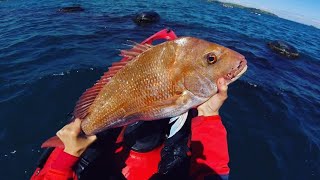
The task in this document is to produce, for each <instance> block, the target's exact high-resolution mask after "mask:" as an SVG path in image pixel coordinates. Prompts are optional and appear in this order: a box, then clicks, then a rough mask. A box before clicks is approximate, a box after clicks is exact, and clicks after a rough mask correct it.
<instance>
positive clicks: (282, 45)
mask: <svg viewBox="0 0 320 180" xmlns="http://www.w3.org/2000/svg"><path fill="white" fill-rule="evenodd" d="M268 46H269V48H270V49H272V50H273V51H274V52H276V53H278V54H280V55H283V56H285V57H287V58H291V59H294V58H298V57H299V52H298V51H297V49H296V48H295V47H293V46H291V45H290V44H288V43H286V42H284V41H280V40H276V41H271V42H269V43H268Z"/></svg>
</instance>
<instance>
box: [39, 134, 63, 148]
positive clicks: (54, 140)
mask: <svg viewBox="0 0 320 180" xmlns="http://www.w3.org/2000/svg"><path fill="white" fill-rule="evenodd" d="M47 147H59V148H62V149H63V148H64V144H63V142H62V141H61V140H60V139H59V138H58V136H53V137H51V138H50V139H48V140H46V141H45V142H44V143H43V144H42V145H41V148H47Z"/></svg>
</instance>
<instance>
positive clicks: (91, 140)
mask: <svg viewBox="0 0 320 180" xmlns="http://www.w3.org/2000/svg"><path fill="white" fill-rule="evenodd" d="M87 139H88V140H89V141H90V142H91V143H92V142H94V141H96V140H97V136H96V135H93V136H87Z"/></svg>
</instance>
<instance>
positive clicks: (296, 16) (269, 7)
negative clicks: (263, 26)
mask: <svg viewBox="0 0 320 180" xmlns="http://www.w3.org/2000/svg"><path fill="white" fill-rule="evenodd" d="M221 1H224V2H231V3H236V4H240V5H244V6H247V7H254V8H258V9H262V10H266V11H269V12H272V13H274V14H276V15H278V16H279V17H282V18H285V19H289V20H292V21H296V22H300V23H303V24H307V25H313V26H315V27H317V28H320V0H221Z"/></svg>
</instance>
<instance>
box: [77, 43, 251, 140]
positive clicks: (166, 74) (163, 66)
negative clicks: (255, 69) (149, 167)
mask: <svg viewBox="0 0 320 180" xmlns="http://www.w3.org/2000/svg"><path fill="white" fill-rule="evenodd" d="M144 49H146V50H145V51H144V52H141V53H140V54H139V53H136V52H135V53H133V52H130V50H129V51H121V53H124V56H125V57H131V58H132V59H131V60H130V61H129V62H127V63H126V62H123V63H122V64H120V63H118V64H117V67H116V68H111V69H110V71H111V72H108V73H107V74H105V77H107V78H109V79H104V77H102V79H101V81H102V82H107V83H104V84H103V83H102V84H101V83H98V84H97V86H99V87H102V86H103V87H102V89H101V91H100V92H99V93H98V95H97V96H96V97H95V99H94V101H93V102H92V104H91V105H90V107H89V108H88V110H87V112H86V114H85V115H86V116H84V119H83V121H82V123H81V128H82V130H83V132H84V133H85V134H87V135H91V134H96V133H98V132H101V131H103V130H105V129H108V128H113V127H118V126H124V125H127V124H130V123H132V122H135V121H138V120H155V119H162V118H168V117H174V116H180V115H182V114H184V113H185V112H187V111H188V110H189V109H190V108H192V107H195V106H197V105H199V104H201V103H203V102H205V101H206V100H208V99H209V98H210V97H211V96H212V95H214V94H215V93H216V91H217V89H216V84H215V83H216V81H217V79H218V77H227V74H226V72H228V73H230V72H231V71H232V69H231V68H237V67H238V65H239V62H240V61H245V59H244V57H243V56H242V55H240V54H238V53H237V52H235V51H232V50H230V49H228V48H225V47H223V46H220V45H217V44H214V43H210V42H207V41H204V40H201V39H197V38H193V37H183V38H179V39H177V40H174V41H167V42H164V43H161V44H159V45H157V46H152V47H145V48H144ZM126 53H127V54H126ZM132 54H138V55H137V56H135V57H133V55H132ZM210 54H214V56H215V57H216V58H217V60H218V59H219V60H218V61H217V62H216V63H215V64H213V63H212V64H210V63H208V59H207V57H208V56H209V55H210ZM243 64H246V63H243ZM121 66H124V67H122V68H121ZM235 72H236V71H235ZM239 72H240V70H239ZM239 72H238V71H237V73H239ZM234 75H236V74H234ZM234 77H235V76H234ZM110 78H111V79H110ZM92 91H93V92H96V91H95V89H94V87H93V90H92ZM88 92H91V90H89V91H88ZM86 96H90V93H87V94H86ZM86 96H84V97H83V98H86ZM80 102H81V103H80V105H78V106H77V107H78V108H80V110H78V111H81V112H82V111H83V109H82V105H83V106H84V105H87V104H86V102H84V103H83V102H82V101H80ZM75 112H77V109H76V110H75ZM82 114H84V113H81V115H82Z"/></svg>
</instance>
